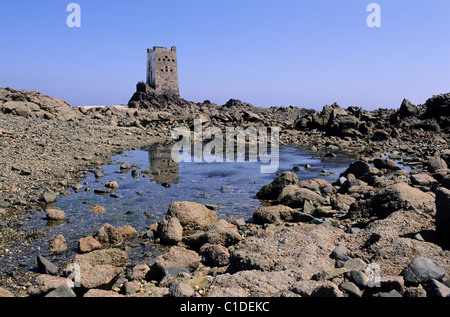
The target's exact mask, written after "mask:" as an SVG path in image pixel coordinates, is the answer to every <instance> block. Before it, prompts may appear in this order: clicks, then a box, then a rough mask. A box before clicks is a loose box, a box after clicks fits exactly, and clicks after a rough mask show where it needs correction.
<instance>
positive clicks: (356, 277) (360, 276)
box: [350, 271, 367, 288]
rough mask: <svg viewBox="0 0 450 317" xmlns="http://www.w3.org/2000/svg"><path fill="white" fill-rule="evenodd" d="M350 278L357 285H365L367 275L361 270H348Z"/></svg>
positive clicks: (363, 286)
mask: <svg viewBox="0 0 450 317" xmlns="http://www.w3.org/2000/svg"><path fill="white" fill-rule="evenodd" d="M350 278H351V280H352V281H353V282H354V283H355V284H356V285H357V286H358V287H362V288H365V287H366V286H367V276H366V275H365V274H364V273H363V272H361V271H350Z"/></svg>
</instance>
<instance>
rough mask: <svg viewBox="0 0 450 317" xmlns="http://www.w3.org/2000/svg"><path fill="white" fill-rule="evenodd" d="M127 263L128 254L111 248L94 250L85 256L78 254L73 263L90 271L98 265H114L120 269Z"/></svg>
mask: <svg viewBox="0 0 450 317" xmlns="http://www.w3.org/2000/svg"><path fill="white" fill-rule="evenodd" d="M127 261H128V254H127V252H125V251H123V250H120V249H116V248H110V249H102V250H94V251H92V252H89V253H84V254H77V255H75V256H74V257H73V259H72V260H71V263H76V264H78V265H79V266H80V267H81V268H87V269H88V268H91V267H94V266H97V265H112V266H117V267H120V266H123V265H125V264H126V263H127ZM68 264H70V263H68Z"/></svg>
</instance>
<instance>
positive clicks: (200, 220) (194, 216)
mask: <svg viewBox="0 0 450 317" xmlns="http://www.w3.org/2000/svg"><path fill="white" fill-rule="evenodd" d="M167 217H168V218H169V217H176V218H178V220H179V221H180V224H181V225H182V226H183V228H195V229H198V228H204V227H207V226H209V225H211V224H212V223H214V222H216V221H217V220H218V219H219V215H218V214H217V213H216V212H215V211H213V210H211V209H209V208H207V207H206V206H204V205H202V204H199V203H195V202H190V201H180V202H174V203H173V204H171V205H170V207H169V210H168V211H167Z"/></svg>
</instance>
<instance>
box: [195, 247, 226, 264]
mask: <svg viewBox="0 0 450 317" xmlns="http://www.w3.org/2000/svg"><path fill="white" fill-rule="evenodd" d="M199 254H200V255H202V256H203V257H204V258H205V264H207V265H209V266H211V267H215V266H226V265H228V264H230V253H229V251H228V249H227V248H226V247H224V246H222V245H220V244H210V243H206V244H204V245H203V246H202V247H201V248H200V251H199Z"/></svg>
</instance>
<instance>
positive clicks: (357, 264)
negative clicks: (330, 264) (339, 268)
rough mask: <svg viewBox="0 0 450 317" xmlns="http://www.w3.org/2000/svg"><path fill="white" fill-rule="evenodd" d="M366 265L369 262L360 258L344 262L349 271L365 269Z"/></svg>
mask: <svg viewBox="0 0 450 317" xmlns="http://www.w3.org/2000/svg"><path fill="white" fill-rule="evenodd" d="M366 266H367V264H366V263H365V262H364V261H363V260H361V259H359V258H354V259H350V260H348V261H346V262H345V263H344V267H345V268H346V269H347V270H348V271H364V269H365V268H366Z"/></svg>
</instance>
